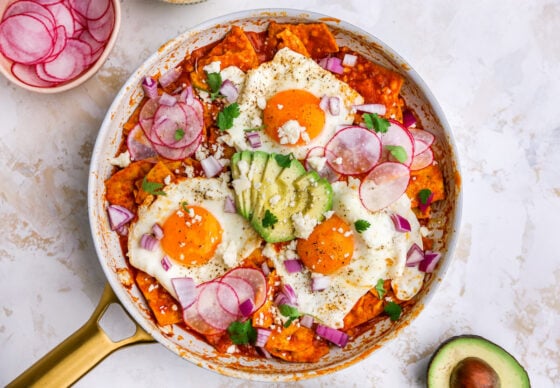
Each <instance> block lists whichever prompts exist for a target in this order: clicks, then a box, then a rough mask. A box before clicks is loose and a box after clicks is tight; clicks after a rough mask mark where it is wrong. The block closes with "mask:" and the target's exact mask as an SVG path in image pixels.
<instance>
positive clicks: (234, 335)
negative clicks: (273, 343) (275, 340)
mask: <svg viewBox="0 0 560 388" xmlns="http://www.w3.org/2000/svg"><path fill="white" fill-rule="evenodd" d="M227 332H228V334H229V338H231V341H232V342H233V343H234V344H236V345H244V344H248V343H254V342H255V341H256V340H257V331H256V330H255V328H254V327H253V326H252V325H251V320H250V319H248V320H246V321H245V322H239V321H234V322H232V323H230V324H229V326H228V328H227Z"/></svg>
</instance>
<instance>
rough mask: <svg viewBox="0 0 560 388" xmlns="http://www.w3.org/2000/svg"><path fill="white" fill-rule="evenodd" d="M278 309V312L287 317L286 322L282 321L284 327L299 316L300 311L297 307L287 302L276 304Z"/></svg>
mask: <svg viewBox="0 0 560 388" xmlns="http://www.w3.org/2000/svg"><path fill="white" fill-rule="evenodd" d="M278 310H280V314H282V315H283V316H285V317H288V318H289V319H288V320H287V321H286V323H284V327H288V326H290V325H291V324H292V322H293V321H294V320H295V319H297V318H299V317H301V313H300V312H299V311H298V309H297V308H295V307H294V306H290V305H289V304H281V305H280V306H278Z"/></svg>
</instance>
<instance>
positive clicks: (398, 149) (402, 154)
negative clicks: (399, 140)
mask: <svg viewBox="0 0 560 388" xmlns="http://www.w3.org/2000/svg"><path fill="white" fill-rule="evenodd" d="M385 148H387V150H388V151H389V153H390V154H391V155H393V158H395V159H397V160H398V161H399V162H401V163H404V162H406V159H408V155H407V154H406V151H405V150H404V148H403V147H402V146H399V145H397V146H395V145H387V146H385Z"/></svg>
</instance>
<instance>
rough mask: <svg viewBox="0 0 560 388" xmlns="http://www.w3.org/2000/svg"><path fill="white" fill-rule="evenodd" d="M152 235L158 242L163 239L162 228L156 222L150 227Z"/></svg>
mask: <svg viewBox="0 0 560 388" xmlns="http://www.w3.org/2000/svg"><path fill="white" fill-rule="evenodd" d="M152 234H153V235H154V237H155V238H156V239H158V240H161V239H162V238H163V228H162V227H161V225H160V224H158V223H157V222H156V223H155V224H154V225H152Z"/></svg>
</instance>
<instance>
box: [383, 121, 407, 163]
mask: <svg viewBox="0 0 560 388" xmlns="http://www.w3.org/2000/svg"><path fill="white" fill-rule="evenodd" d="M379 138H380V139H381V144H382V145H383V152H382V154H383V160H388V159H389V150H388V149H387V148H386V147H387V146H400V147H402V148H403V149H404V151H405V152H406V160H405V161H404V162H403V164H404V165H406V166H410V164H411V163H412V159H413V157H414V139H413V138H412V135H411V134H410V132H409V131H408V129H406V128H405V127H403V126H402V125H401V124H400V123H399V122H397V121H394V120H389V127H388V128H387V132H385V133H380V134H379Z"/></svg>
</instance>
